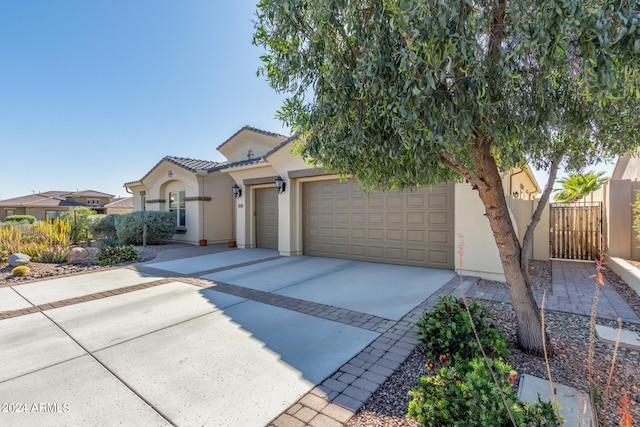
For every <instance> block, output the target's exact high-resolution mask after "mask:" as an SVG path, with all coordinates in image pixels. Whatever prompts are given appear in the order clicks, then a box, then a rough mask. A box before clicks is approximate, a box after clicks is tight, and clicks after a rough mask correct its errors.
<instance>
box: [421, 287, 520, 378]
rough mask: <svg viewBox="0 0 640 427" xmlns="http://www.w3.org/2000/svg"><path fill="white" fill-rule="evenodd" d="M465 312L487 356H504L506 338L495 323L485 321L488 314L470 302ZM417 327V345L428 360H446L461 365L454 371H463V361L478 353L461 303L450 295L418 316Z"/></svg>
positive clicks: (479, 354)
mask: <svg viewBox="0 0 640 427" xmlns="http://www.w3.org/2000/svg"><path fill="white" fill-rule="evenodd" d="M469 311H470V312H471V317H472V318H473V323H474V325H475V327H476V331H477V332H478V336H479V338H480V342H481V343H482V346H483V347H484V350H485V352H486V354H487V356H488V357H504V356H506V355H507V341H506V338H505V337H504V336H503V335H502V334H501V333H500V331H498V327H497V326H496V324H495V323H492V322H486V321H485V317H487V316H488V315H490V314H492V313H490V312H488V311H487V309H486V307H485V306H483V305H479V304H478V303H476V302H475V301H474V300H471V301H470V302H469ZM417 326H418V334H419V335H420V340H419V342H418V345H419V348H420V350H421V351H422V353H423V354H424V355H425V356H426V357H427V358H428V359H431V360H439V359H440V358H446V359H447V360H450V361H451V362H452V363H453V364H458V363H462V365H461V366H460V367H458V370H464V369H465V366H466V365H467V364H466V362H468V361H469V360H471V359H473V358H474V357H479V356H481V354H482V353H481V352H480V347H479V346H478V342H477V341H476V338H475V335H474V333H473V329H472V327H471V322H470V321H469V315H468V314H467V310H466V309H465V306H464V302H463V301H461V300H457V299H456V298H455V297H453V296H447V297H443V298H440V300H439V301H438V304H437V305H436V306H435V307H434V308H433V310H431V311H430V312H425V313H423V314H422V316H421V317H420V319H419V320H418V322H417Z"/></svg>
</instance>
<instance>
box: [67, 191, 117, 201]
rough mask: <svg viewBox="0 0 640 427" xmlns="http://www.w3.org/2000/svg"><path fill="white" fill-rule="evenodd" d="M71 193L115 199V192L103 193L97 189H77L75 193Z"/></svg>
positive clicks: (72, 194) (74, 195) (75, 195)
mask: <svg viewBox="0 0 640 427" xmlns="http://www.w3.org/2000/svg"><path fill="white" fill-rule="evenodd" d="M70 195H71V196H73V197H108V198H110V199H113V198H114V197H115V196H114V195H113V194H107V193H102V192H100V191H95V190H83V191H76V192H75V193H71V194H70Z"/></svg>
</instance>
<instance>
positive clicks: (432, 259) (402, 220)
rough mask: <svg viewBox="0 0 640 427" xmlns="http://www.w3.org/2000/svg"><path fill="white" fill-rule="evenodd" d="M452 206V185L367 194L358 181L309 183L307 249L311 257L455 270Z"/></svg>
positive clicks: (305, 190)
mask: <svg viewBox="0 0 640 427" xmlns="http://www.w3.org/2000/svg"><path fill="white" fill-rule="evenodd" d="M324 199H332V200H331V201H326V200H324ZM347 201H348V202H347ZM452 204H453V185H452V184H447V185H439V186H435V187H434V188H433V189H432V190H429V189H420V190H417V191H413V192H401V193H383V192H377V193H373V194H372V195H371V196H370V197H368V198H367V197H366V196H363V195H362V193H360V185H359V184H358V183H357V182H355V181H347V182H342V183H341V182H339V181H337V180H333V181H324V182H322V181H320V182H309V183H305V184H304V185H303V210H304V212H303V215H304V216H303V218H304V223H303V227H304V237H303V239H304V240H303V250H304V252H305V253H306V254H309V255H318V256H330V257H340V258H348V259H355V260H363V261H377V262H387V263H394V264H405V265H417V266H423V267H439V268H449V269H450V268H453V260H454V257H453V253H454V250H453V246H454V242H453V235H454V229H453V218H454V215H453V213H454V212H453V205H452ZM318 230H320V231H319V232H318ZM323 230H324V231H323Z"/></svg>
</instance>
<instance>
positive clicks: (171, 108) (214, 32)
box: [0, 0, 613, 199]
mask: <svg viewBox="0 0 640 427" xmlns="http://www.w3.org/2000/svg"><path fill="white" fill-rule="evenodd" d="M256 2H257V0H233V1H228V2H227V1H224V2H223V1H211V0H109V1H106V0H103V1H97V0H92V1H87V0H62V1H51V0H19V1H9V0H7V1H2V2H0V155H1V156H2V160H3V161H2V166H1V167H0V199H7V198H11V197H17V196H22V195H26V194H30V193H31V192H33V191H35V192H39V191H48V190H63V191H75V190H87V189H91V190H97V191H102V192H105V193H109V194H113V195H116V196H126V195H127V193H126V192H125V190H124V188H123V184H124V183H125V182H129V181H134V180H137V179H139V178H141V177H142V176H143V175H144V174H146V172H148V171H149V170H150V169H151V168H152V167H153V166H154V165H155V164H156V163H157V162H158V161H160V159H162V158H163V157H164V156H166V155H173V156H183V157H191V158H199V159H205V160H218V161H222V160H224V159H223V158H222V156H221V155H220V154H219V153H218V152H217V151H216V147H217V146H218V145H219V144H221V143H222V142H224V141H225V140H226V139H227V138H228V137H230V136H231V135H232V134H234V133H235V132H236V131H237V130H239V129H240V128H241V127H242V126H244V125H251V126H256V127H259V128H263V129H266V130H269V131H272V132H278V133H283V134H288V133H289V131H288V129H286V128H284V127H283V125H282V124H281V123H280V122H279V121H278V120H277V119H275V117H274V114H275V111H276V110H277V108H278V107H279V106H280V105H281V102H282V99H283V97H282V96H279V95H277V94H276V93H275V92H274V91H273V89H271V88H270V87H269V85H268V84H267V82H266V81H265V80H264V78H263V77H261V76H260V77H257V76H256V71H257V69H258V67H259V66H260V59H259V57H260V54H261V50H260V49H259V48H257V47H255V46H253V45H252V43H251V40H252V35H253V31H254V30H253V24H252V20H253V17H254V12H255V3H256ZM612 168H613V166H612V165H611V166H609V167H608V168H607V167H604V168H596V169H598V170H600V169H605V170H608V171H610V170H611V169H612ZM609 173H610V172H609ZM536 176H537V178H538V180H539V181H540V184H541V185H544V180H546V176H545V174H544V173H538V174H536Z"/></svg>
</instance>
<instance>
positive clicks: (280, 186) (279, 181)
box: [276, 175, 287, 194]
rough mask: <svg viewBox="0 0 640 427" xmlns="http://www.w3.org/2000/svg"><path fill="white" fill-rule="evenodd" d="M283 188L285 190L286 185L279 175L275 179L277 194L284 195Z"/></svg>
mask: <svg viewBox="0 0 640 427" xmlns="http://www.w3.org/2000/svg"><path fill="white" fill-rule="evenodd" d="M285 188H287V183H286V182H284V179H282V177H281V176H280V175H278V177H277V178H276V190H278V194H282V193H284V190H285Z"/></svg>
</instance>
